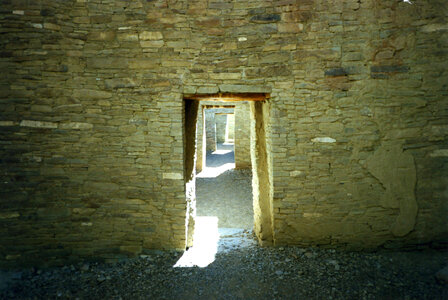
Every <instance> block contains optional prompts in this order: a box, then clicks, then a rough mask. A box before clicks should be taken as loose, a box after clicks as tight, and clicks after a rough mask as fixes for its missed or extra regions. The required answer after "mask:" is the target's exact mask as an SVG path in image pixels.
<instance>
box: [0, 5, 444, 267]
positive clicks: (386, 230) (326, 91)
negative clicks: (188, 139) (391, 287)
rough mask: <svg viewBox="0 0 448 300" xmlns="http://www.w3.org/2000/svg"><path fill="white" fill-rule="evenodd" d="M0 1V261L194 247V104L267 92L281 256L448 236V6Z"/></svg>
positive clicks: (108, 256) (40, 261)
mask: <svg viewBox="0 0 448 300" xmlns="http://www.w3.org/2000/svg"><path fill="white" fill-rule="evenodd" d="M412 2H413V4H409V3H404V2H402V1H398V0H361V1H358V0H337V1H336V0H334V1H328V0H325V1H324V0H303V1H296V0H284V1H283V0H282V1H258V0H257V1H249V0H244V1H202V0H201V1H194V0H189V1H181V0H179V1H174V0H173V1H171V0H166V1H165V0H155V1H118V0H117V1H99V0H97V1H94V0H92V1H90V0H77V1H74V0H69V1H46V0H42V1H32V2H31V1H25V0H23V1H22V0H10V1H3V2H2V6H1V11H0V14H1V15H0V24H1V27H0V32H1V36H2V38H1V40H0V43H1V51H0V65H1V68H2V77H1V80H0V98H1V102H0V106H1V107H0V111H1V113H0V126H1V127H0V141H1V143H0V154H1V156H0V157H1V166H0V168H1V169H0V171H1V176H2V180H1V183H0V184H1V188H0V193H1V201H0V205H1V212H0V225H1V226H0V261H1V264H2V265H12V264H13V265H20V264H48V263H52V264H57V263H60V262H67V261H70V260H78V259H80V258H102V259H105V260H114V259H117V258H121V257H129V256H135V255H138V254H142V253H146V251H149V250H150V249H154V248H156V249H173V248H175V249H183V248H184V247H185V243H186V238H185V218H186V212H185V211H186V205H187V204H186V201H185V182H184V178H183V172H184V160H183V159H184V158H183V154H184V148H183V95H184V94H204V93H218V92H223V93H225V92H231V93H250V92H257V93H260V92H261V93H265V92H268V93H270V99H269V100H268V104H269V106H268V107H269V112H265V113H266V115H268V116H269V119H268V120H267V124H265V125H266V143H267V149H268V155H267V159H268V165H269V166H270V170H271V174H270V177H269V182H268V184H269V195H270V197H271V199H270V201H271V207H272V220H271V221H272V222H271V223H272V235H273V236H272V238H273V242H274V244H275V245H286V244H295V245H304V246H310V245H318V246H325V247H342V248H349V249H362V248H374V247H379V246H386V247H402V246H406V245H414V244H424V243H429V242H431V241H439V242H440V241H446V237H447V227H446V216H447V209H448V208H447V206H446V203H447V200H448V199H447V198H448V190H447V186H448V176H447V175H448V174H447V173H448V168H447V162H448V150H447V149H448V145H447V135H448V124H447V123H448V122H447V109H448V107H447V106H448V102H447V101H446V98H447V96H448V89H447V82H448V75H447V70H448V60H447V53H448V52H447V51H448V27H447V25H446V18H447V16H448V13H447V6H446V3H445V1H444V0H429V1H412Z"/></svg>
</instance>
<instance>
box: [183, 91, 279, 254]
mask: <svg viewBox="0 0 448 300" xmlns="http://www.w3.org/2000/svg"><path fill="white" fill-rule="evenodd" d="M269 98H270V95H269V94H267V93H217V94H184V96H183V116H182V120H183V146H184V183H185V197H186V204H187V205H186V221H185V224H186V227H185V237H186V247H187V248H188V247H190V246H192V245H193V235H194V227H195V217H196V191H195V185H196V147H197V134H196V130H197V119H198V110H199V107H200V104H199V102H200V101H214V102H241V101H247V102H248V103H249V105H250V112H251V113H250V122H251V124H250V125H251V126H250V140H251V142H250V145H251V146H250V152H251V165H252V194H253V209H254V227H253V229H254V232H255V234H256V236H257V239H258V243H259V244H260V245H261V246H270V245H274V240H275V239H274V222H273V221H274V219H273V217H274V214H273V195H272V194H273V193H272V191H273V187H272V176H271V175H272V162H271V161H270V159H269V155H268V143H267V139H268V138H269V136H268V134H267V131H268V126H269V125H270V124H269V122H270V118H269V101H268V100H269ZM201 113H202V112H201Z"/></svg>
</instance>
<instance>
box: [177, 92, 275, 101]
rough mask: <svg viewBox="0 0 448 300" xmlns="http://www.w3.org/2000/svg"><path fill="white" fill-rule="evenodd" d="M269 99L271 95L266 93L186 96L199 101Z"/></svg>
mask: <svg viewBox="0 0 448 300" xmlns="http://www.w3.org/2000/svg"><path fill="white" fill-rule="evenodd" d="M267 98H269V94H265V93H241V94H234V93H219V94H194V95H184V99H188V100H199V101H227V102H232V101H264V100H266V99H267Z"/></svg>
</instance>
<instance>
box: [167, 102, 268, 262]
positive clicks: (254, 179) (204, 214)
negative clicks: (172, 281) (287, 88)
mask: <svg viewBox="0 0 448 300" xmlns="http://www.w3.org/2000/svg"><path fill="white" fill-rule="evenodd" d="M268 98H269V95H267V94H213V95H189V96H185V97H184V150H185V151H184V167H185V175H184V178H185V191H186V200H187V212H186V242H187V248H188V247H191V248H189V249H188V251H186V252H185V254H184V255H183V256H182V258H181V259H180V260H179V261H178V263H177V264H176V265H175V266H195V265H196V266H200V267H205V266H207V265H208V264H210V263H211V262H212V261H213V260H214V256H215V254H216V252H217V251H218V250H220V251H230V250H232V249H234V248H238V247H239V246H240V245H239V243H241V241H242V240H243V239H242V237H243V235H251V233H252V230H253V232H254V233H255V235H256V237H257V240H258V243H259V244H260V245H271V244H273V241H274V238H273V230H272V227H273V226H272V224H273V220H272V210H273V207H272V206H273V205H272V187H271V184H270V183H271V182H272V180H270V174H271V173H272V170H271V167H272V166H271V164H270V162H269V161H270V160H269V157H268V151H267V150H268V148H267V143H266V131H267V130H268V126H267V122H266V121H267V120H269V106H268V102H267V99H268ZM244 109H245V111H246V113H247V115H244V114H243V113H242V112H243V111H244ZM241 124H242V125H241ZM245 147H246V148H245ZM246 240H247V241H249V240H250V239H247V238H246ZM218 242H219V249H218Z"/></svg>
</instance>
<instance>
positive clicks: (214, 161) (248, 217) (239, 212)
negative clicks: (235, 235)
mask: <svg viewBox="0 0 448 300" xmlns="http://www.w3.org/2000/svg"><path fill="white" fill-rule="evenodd" d="M201 106H202V107H200V108H199V113H200V114H202V118H198V124H197V125H198V126H197V128H198V130H197V134H196V136H197V140H201V138H202V137H205V138H202V140H203V143H205V145H204V147H202V148H204V149H205V150H206V151H205V153H203V155H204V158H205V160H204V164H203V167H202V169H201V170H198V169H197V170H196V171H197V176H196V178H197V179H196V208H197V211H196V216H197V218H198V217H203V216H217V217H218V226H219V228H220V229H224V228H227V229H229V228H233V229H242V230H246V231H250V230H252V229H253V224H254V221H253V220H254V218H253V204H252V202H253V197H252V169H251V168H250V165H248V166H246V167H245V168H239V169H236V168H235V165H236V162H235V156H236V154H237V153H236V150H238V151H241V152H243V151H244V152H250V142H249V141H242V139H249V138H250V136H249V135H243V134H238V131H237V129H240V130H249V126H248V124H244V125H246V126H241V123H242V122H237V125H238V127H235V119H241V118H244V117H245V114H244V113H245V112H247V111H248V109H249V104H248V103H247V102H241V103H238V104H236V106H228V105H226V106H219V107H218V106H216V105H215V106H210V105H201ZM238 121H240V120H238ZM201 123H202V124H203V128H202V129H203V130H202V132H203V135H201V134H200V133H201V131H200V130H199V129H200V128H201V126H200V125H201ZM246 123H247V122H246ZM240 127H241V128H240ZM235 131H237V134H235ZM210 143H212V144H213V145H210ZM237 143H238V144H241V145H242V144H245V145H246V148H247V149H242V147H239V148H236V147H235V144H237ZM198 144H199V143H198ZM200 150H201V148H200V147H197V152H198V153H197V156H200V155H199V152H200ZM238 154H240V153H238ZM240 156H241V155H240ZM221 231H222V230H221ZM233 232H235V230H233ZM227 235H228V234H227Z"/></svg>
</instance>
